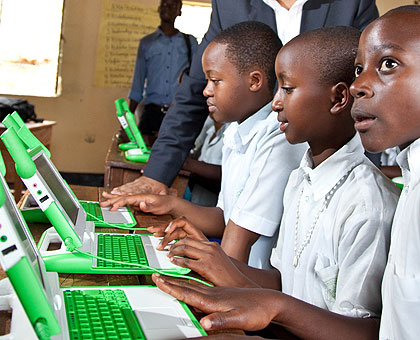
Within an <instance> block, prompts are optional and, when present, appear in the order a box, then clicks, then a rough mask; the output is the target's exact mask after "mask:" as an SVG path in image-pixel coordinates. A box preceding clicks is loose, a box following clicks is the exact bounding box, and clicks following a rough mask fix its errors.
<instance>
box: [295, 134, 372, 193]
mask: <svg viewBox="0 0 420 340" xmlns="http://www.w3.org/2000/svg"><path fill="white" fill-rule="evenodd" d="M364 157H365V156H364V149H363V146H362V143H361V140H360V136H359V134H355V136H354V137H353V138H352V139H351V140H350V141H349V142H348V143H347V144H345V145H344V146H343V147H341V148H340V149H339V150H338V151H336V152H335V153H334V154H333V155H331V156H330V157H328V158H327V159H326V160H325V161H323V162H322V163H321V164H319V165H318V166H317V167H316V168H315V169H313V165H314V163H313V160H312V152H311V150H310V149H308V150H307V151H306V153H305V155H304V156H303V158H302V161H301V163H300V167H299V170H298V171H299V175H298V176H297V179H296V184H295V185H298V184H299V183H300V182H301V181H303V182H305V183H306V185H307V186H308V187H309V188H311V190H312V192H313V195H314V199H315V200H316V201H317V200H319V199H320V198H322V197H324V196H325V195H326V194H327V193H328V192H329V191H330V190H331V189H332V188H333V187H334V185H336V184H337V182H338V181H339V180H340V179H341V178H342V177H343V176H344V175H346V174H347V173H348V172H349V171H350V170H352V169H353V168H354V167H356V166H357V165H359V164H360V163H362V162H363V159H364Z"/></svg>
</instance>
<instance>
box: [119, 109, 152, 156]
mask: <svg viewBox="0 0 420 340" xmlns="http://www.w3.org/2000/svg"><path fill="white" fill-rule="evenodd" d="M125 118H126V119H127V122H128V125H129V126H130V129H131V132H132V133H133V136H134V138H135V140H136V143H137V145H138V146H139V148H140V150H141V151H142V152H143V153H150V150H149V148H148V147H147V146H146V143H145V142H144V139H143V137H142V135H141V133H140V131H139V129H138V127H137V124H136V119H135V118H134V114H133V113H132V112H131V111H127V112H126V113H125Z"/></svg>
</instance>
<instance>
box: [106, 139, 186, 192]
mask: <svg viewBox="0 0 420 340" xmlns="http://www.w3.org/2000/svg"><path fill="white" fill-rule="evenodd" d="M118 143H119V142H118V140H117V137H116V136H114V137H113V138H112V141H111V145H110V146H109V149H108V152H107V154H106V157H105V175H104V187H105V190H106V191H111V189H113V188H115V187H118V186H121V185H123V184H125V183H128V182H132V181H134V180H135V179H136V178H138V177H139V176H141V173H140V171H141V170H143V169H144V167H145V166H146V164H145V163H138V162H131V161H127V160H126V159H125V157H124V154H123V152H122V151H120V149H119V148H118ZM187 175H188V173H187V172H182V171H181V172H180V175H179V176H177V177H176V179H175V181H174V183H173V184H172V187H171V188H173V189H175V190H176V191H177V195H178V196H180V197H182V196H183V195H184V192H185V189H186V187H187V184H188V177H187Z"/></svg>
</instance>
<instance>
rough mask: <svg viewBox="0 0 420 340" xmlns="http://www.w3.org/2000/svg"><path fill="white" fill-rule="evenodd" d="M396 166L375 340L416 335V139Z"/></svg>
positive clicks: (419, 194) (419, 146)
mask: <svg viewBox="0 0 420 340" xmlns="http://www.w3.org/2000/svg"><path fill="white" fill-rule="evenodd" d="M397 162H398V164H399V165H400V167H401V170H402V175H403V182H404V189H403V190H402V192H401V197H400V200H399V202H398V207H397V210H396V212H395V217H394V223H393V224H392V234H391V247H390V250H389V257H388V263H387V265H386V269H385V274H384V279H383V284H382V297H383V310H382V318H381V328H380V332H379V338H380V339H392V340H409V339H418V338H419V335H420V322H419V317H420V185H419V183H420V139H417V140H416V141H415V142H414V143H412V144H411V145H410V146H409V147H407V148H406V149H404V150H403V151H401V153H400V154H399V155H398V157H397Z"/></svg>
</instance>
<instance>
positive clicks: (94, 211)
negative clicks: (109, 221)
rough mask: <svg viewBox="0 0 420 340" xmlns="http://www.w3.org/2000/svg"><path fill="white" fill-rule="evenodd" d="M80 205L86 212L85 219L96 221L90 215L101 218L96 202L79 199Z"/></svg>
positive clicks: (100, 211) (99, 208)
mask: <svg viewBox="0 0 420 340" xmlns="http://www.w3.org/2000/svg"><path fill="white" fill-rule="evenodd" d="M80 205H81V206H82V208H83V210H84V211H86V212H87V213H88V215H87V216H86V221H89V222H90V221H93V222H97V220H96V219H95V218H93V217H92V216H90V215H93V216H96V217H97V218H99V219H100V220H103V217H102V210H101V207H100V205H99V203H98V202H87V201H80ZM89 214H90V215H89Z"/></svg>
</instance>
